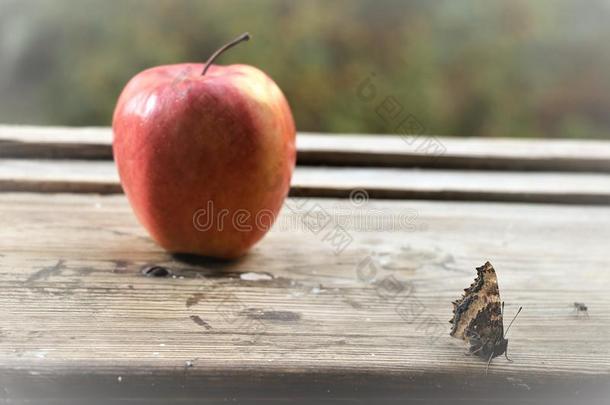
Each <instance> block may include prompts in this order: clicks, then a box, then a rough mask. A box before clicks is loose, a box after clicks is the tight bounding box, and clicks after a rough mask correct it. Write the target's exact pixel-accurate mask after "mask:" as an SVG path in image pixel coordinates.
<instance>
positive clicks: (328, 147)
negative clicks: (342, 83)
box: [0, 126, 610, 404]
mask: <svg viewBox="0 0 610 405" xmlns="http://www.w3.org/2000/svg"><path fill="white" fill-rule="evenodd" d="M421 139H422V140H424V141H429V140H430V139H426V138H425V137H424V138H421ZM433 140H434V143H435V145H437V146H438V147H437V148H436V149H434V151H433V152H430V149H426V148H421V147H417V146H416V145H415V143H416V142H413V140H407V139H402V138H400V137H393V136H356V135H349V136H348V135H322V134H299V137H298V167H297V169H296V171H295V175H294V180H293V186H292V189H291V195H292V197H291V198H289V199H288V201H287V203H286V205H285V207H284V209H283V211H282V215H281V216H280V218H279V219H278V222H277V223H276V225H275V226H274V228H273V229H272V231H271V232H270V233H269V234H268V235H267V236H266V237H265V238H264V240H263V241H262V242H260V243H259V244H258V245H257V246H256V247H255V248H254V250H253V251H252V252H251V253H250V254H249V255H247V256H246V257H244V258H243V259H241V260H238V261H235V262H219V261H214V260H209V259H203V258H198V257H192V256H184V255H170V254H168V253H167V252H165V251H163V250H162V249H160V248H159V247H158V246H156V245H155V244H154V243H153V242H152V241H151V240H150V238H149V237H148V235H147V234H146V232H145V231H144V230H143V228H141V227H140V226H139V224H138V223H137V222H136V220H135V218H134V216H133V215H132V212H131V209H130V207H129V205H128V203H127V201H126V199H125V197H124V196H123V195H122V193H121V188H120V184H119V182H118V177H117V175H116V172H115V169H114V164H113V162H112V160H111V159H112V151H111V132H110V129H108V128H42V127H15V126H4V127H0V224H1V226H0V305H1V307H2V316H1V321H0V401H2V400H4V401H5V402H6V403H9V401H13V402H18V401H26V400H27V401H30V403H31V402H40V403H61V404H65V403H83V402H85V401H86V402H90V403H98V402H99V403H109V401H110V400H118V399H125V400H130V401H135V402H138V401H140V402H141V403H147V404H148V403H165V402H171V403H191V402H192V403H200V400H201V399H208V400H213V401H219V402H221V401H227V402H231V401H237V402H243V401H246V400H252V401H260V402H261V403H267V402H269V401H271V400H275V401H281V400H283V399H289V398H293V397H296V398H299V399H302V400H303V401H316V402H325V401H329V400H362V401H368V400H373V399H374V400H375V401H376V402H384V401H385V402H393V401H400V402H401V403H402V402H413V403H428V402H431V403H437V402H438V401H440V400H445V401H448V400H451V401H452V402H456V403H469V404H471V403H473V402H474V403H477V402H481V403H492V402H493V401H495V402H493V403H502V402H503V401H507V402H508V401H514V400H515V399H517V400H521V401H526V400H527V401H530V400H533V399H541V398H544V399H548V400H555V401H557V402H556V403H561V401H568V402H572V403H574V401H580V402H586V401H585V400H590V401H591V402H592V403H593V402H595V401H599V402H603V403H606V402H605V401H607V398H608V397H609V394H610V390H609V387H610V385H609V383H610V341H609V337H610V294H609V293H608V287H609V286H610V272H609V270H608V269H609V268H610V256H609V248H610V244H609V241H610V206H609V204H610V143H608V142H602V141H559V140H555V141H552V140H508V139H502V140H500V139H452V138H434V139H433ZM314 214H315V215H318V216H319V215H322V217H323V218H325V219H326V220H325V222H324V223H323V224H322V223H318V222H312V220H311V219H312V217H313V216H314ZM486 260H489V261H491V262H492V263H493V264H494V266H495V267H496V270H497V272H498V277H499V283H500V291H501V295H502V299H503V300H505V302H506V312H507V314H513V313H514V312H515V311H516V309H517V308H518V307H519V306H523V307H524V309H523V312H522V314H521V315H520V317H519V318H518V319H517V321H516V324H515V325H514V326H513V328H512V329H511V332H510V335H509V340H510V344H509V352H510V355H511V357H512V358H513V359H514V362H513V363H509V362H507V361H506V360H505V359H504V358H503V357H498V358H496V359H495V360H494V361H493V362H492V364H491V367H490V369H489V374H488V375H485V362H483V361H480V360H479V359H478V358H474V357H471V356H466V355H465V354H464V353H465V351H466V348H465V346H464V345H463V344H462V342H460V341H459V340H457V339H453V338H451V337H450V336H449V323H448V322H447V321H448V320H449V318H450V317H451V301H452V300H454V299H456V298H458V297H459V296H460V294H461V292H462V289H463V288H464V287H467V286H468V285H469V284H470V283H471V281H472V279H473V278H474V276H475V270H474V268H475V267H476V266H479V265H481V264H483V263H484V262H485V261H486ZM153 266H161V267H162V268H163V269H166V270H167V271H165V270H163V269H161V270H159V269H156V270H155V269H154V268H153V269H151V267H153ZM576 301H578V302H584V303H585V304H586V305H587V306H588V308H589V310H588V315H585V314H579V313H576V312H575V311H574V307H573V303H574V302H576ZM85 398H88V399H85ZM96 401H98V402H96ZM140 402H138V403H140Z"/></svg>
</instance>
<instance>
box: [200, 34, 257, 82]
mask: <svg viewBox="0 0 610 405" xmlns="http://www.w3.org/2000/svg"><path fill="white" fill-rule="evenodd" d="M249 39H250V34H248V33H247V32H244V33H243V34H241V35H240V36H238V37H237V38H235V39H234V40H233V41H231V42H229V43H228V44H226V45H224V46H223V47H222V48H220V49H218V50H217V51H216V52H214V53H213V54H212V56H210V58H209V59H208V61H207V62H206V63H205V67H204V68H203V72H201V76H203V75H205V72H207V71H208V69H209V68H210V66H212V62H214V60H215V59H216V58H217V57H219V56H220V54H221V53H223V52H224V51H226V50H227V49H229V48H231V47H234V46H235V45H237V44H239V43H240V42H244V41H247V40H249Z"/></svg>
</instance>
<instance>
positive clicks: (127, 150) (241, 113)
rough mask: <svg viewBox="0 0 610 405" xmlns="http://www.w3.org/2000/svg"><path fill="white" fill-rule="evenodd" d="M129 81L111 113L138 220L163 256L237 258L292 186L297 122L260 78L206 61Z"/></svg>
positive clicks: (243, 68)
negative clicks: (162, 250) (160, 249)
mask: <svg viewBox="0 0 610 405" xmlns="http://www.w3.org/2000/svg"><path fill="white" fill-rule="evenodd" d="M248 38H249V36H248V35H247V34H244V35H242V36H241V37H239V38H237V39H236V40H234V41H232V42H231V43H229V44H227V45H225V46H224V47H223V48H221V49H219V50H218V51H217V52H216V53H215V54H214V55H212V57H210V59H209V60H208V62H207V63H206V64H205V65H204V64H197V63H189V64H178V65H167V66H159V67H154V68H151V69H148V70H145V71H143V72H141V73H138V74H137V75H136V76H135V77H133V78H132V79H131V80H130V81H129V83H128V84H127V86H126V87H125V89H124V90H123V92H122V93H121V96H120V97H119V100H118V103H117V106H116V109H115V111H114V116H113V122H112V129H113V133H114V141H113V150H114V159H115V161H116V164H117V167H118V171H119V175H120V178H121V184H122V186H123V189H124V191H125V193H126V195H127V198H128V199H129V202H130V203H131V206H132V208H133V210H134V212H135V214H136V217H137V218H138V220H139V221H140V222H141V223H142V225H143V226H144V227H145V228H146V229H147V230H148V232H149V233H150V235H151V236H152V238H153V239H154V240H155V241H157V243H158V244H159V245H161V246H162V247H163V248H165V249H167V250H168V251H170V252H175V253H194V254H199V255H206V256H212V257H218V258H235V257H238V256H240V255H243V254H244V253H245V252H246V251H248V249H249V248H250V247H251V246H252V245H254V243H256V242H257V241H258V240H260V239H261V238H262V237H263V236H264V235H265V233H266V232H267V231H268V229H269V228H270V226H271V225H272V223H273V221H274V219H275V218H276V217H277V215H278V213H279V211H280V208H281V207H282V204H283V201H284V198H285V197H286V195H287V194H288V191H289V188H290V178H291V175H292V171H293V169H294V164H295V155H296V151H295V135H296V133H295V126H294V121H293V118H292V114H291V112H290V107H289V106H288V102H287V101H286V99H285V98H284V95H283V94H282V92H281V90H280V89H279V87H278V86H277V85H276V84H275V83H274V82H273V80H271V79H270V78H269V77H268V76H267V75H266V74H265V73H263V72H262V71H260V70H259V69H257V68H255V67H252V66H248V65H230V66H217V65H212V64H211V62H212V61H213V60H214V59H215V58H216V57H217V56H218V55H219V54H220V53H222V52H223V51H225V50H226V49H228V48H229V47H231V46H233V45H235V44H237V43H239V42H241V41H243V40H247V39H248Z"/></svg>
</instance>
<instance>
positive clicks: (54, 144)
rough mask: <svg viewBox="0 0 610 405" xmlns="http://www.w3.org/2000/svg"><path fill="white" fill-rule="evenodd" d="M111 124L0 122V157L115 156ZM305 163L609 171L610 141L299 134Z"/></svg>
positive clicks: (71, 157)
mask: <svg viewBox="0 0 610 405" xmlns="http://www.w3.org/2000/svg"><path fill="white" fill-rule="evenodd" d="M111 143H112V132H111V130H110V128H96V127H93V128H67V127H31V126H10V125H4V126H2V125H0V157H25V158H29V157H34V158H41V157H42V158H69V159H106V160H110V159H112V147H111ZM297 146H298V161H299V164H302V165H334V166H375V167H380V166H390V167H429V168H450V169H478V170H549V171H603V172H610V142H606V141H592V140H557V139H556V140H540V139H514V138H510V139H508V138H489V139H481V138H449V137H437V136H432V135H423V136H419V137H414V136H413V137H405V138H403V137H400V136H393V135H374V136H363V135H344V134H340V135H339V134H336V135H332V134H315V133H299V135H298V137H297Z"/></svg>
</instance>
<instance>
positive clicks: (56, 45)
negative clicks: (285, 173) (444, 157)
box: [0, 0, 610, 138]
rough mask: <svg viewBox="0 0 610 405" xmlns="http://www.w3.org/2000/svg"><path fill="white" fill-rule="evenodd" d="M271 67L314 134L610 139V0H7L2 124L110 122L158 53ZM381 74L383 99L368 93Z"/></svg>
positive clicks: (1, 43) (0, 38)
mask: <svg viewBox="0 0 610 405" xmlns="http://www.w3.org/2000/svg"><path fill="white" fill-rule="evenodd" d="M243 31H249V32H250V33H251V34H252V35H253V40H252V41H250V42H249V43H247V44H242V45H240V46H239V47H236V48H234V49H232V50H231V51H229V52H227V53H226V54H224V55H223V56H222V57H221V59H220V60H219V61H218V63H221V64H230V63H236V62H240V63H247V64H251V65H254V66H257V67H259V68H261V69H263V70H265V71H266V72H267V73H269V75H270V76H271V77H272V78H274V80H275V81H276V82H277V83H278V84H279V85H280V87H281V88H282V89H283V90H284V92H285V94H286V96H287V98H288V100H289V102H290V104H291V106H292V109H293V112H294V115H295V119H296V122H297V128H298V129H299V130H300V131H323V132H368V133H392V132H394V128H392V127H391V126H389V125H388V123H387V122H385V121H384V120H383V119H381V118H380V117H379V115H378V114H377V113H376V111H375V110H376V103H377V101H382V100H383V99H384V98H385V97H395V99H396V100H397V101H398V102H399V103H400V105H401V106H402V107H403V108H404V112H405V114H410V115H411V116H413V117H415V118H416V119H417V121H418V122H419V123H420V124H421V126H422V127H423V128H424V132H425V133H430V134H443V135H455V136H485V137H499V136H508V137H564V138H610V114H609V111H610V1H609V0H587V1H576V0H537V1H525V0H512V1H508V0H507V1H490V0H485V1H484V0H480V1H475V0H464V1H458V0H421V1H392V0H384V1H380V0H376V1H375V0H336V1H328V0H327V1H323V0H307V1H305V0H302V1H288V0H285V1H284V0H258V1H245V0H243V1H239V0H211V1H184V0H183V1H180V0H177V1H176V0H175V1H170V0H158V1H153V0H150V1H145V0H121V1H119V0H48V1H45V0H0V122H3V123H26V124H47V125H109V124H110V122H111V116H112V111H113V108H114V103H115V101H116V98H117V96H118V94H119V93H120V91H121V89H122V87H123V85H124V84H125V83H126V82H127V81H128V80H129V78H130V77H131V76H133V75H134V74H136V73H137V72H139V71H141V70H143V69H145V68H147V67H150V66H154V65H160V64H171V63H180V62H185V61H193V62H194V61H201V62H203V61H205V60H206V59H207V57H208V56H209V55H210V54H211V53H212V52H213V51H214V50H215V49H216V48H218V47H219V46H221V45H222V44H224V43H225V42H227V41H228V40H230V39H232V38H234V37H235V36H237V35H238V34H240V33H241V32H243ZM364 80H371V81H372V82H371V83H373V84H374V86H375V89H376V90H377V98H378V99H377V100H375V102H374V103H371V102H364V101H363V99H362V97H358V95H357V90H358V86H359V84H361V83H362V82H363V81H364Z"/></svg>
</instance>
